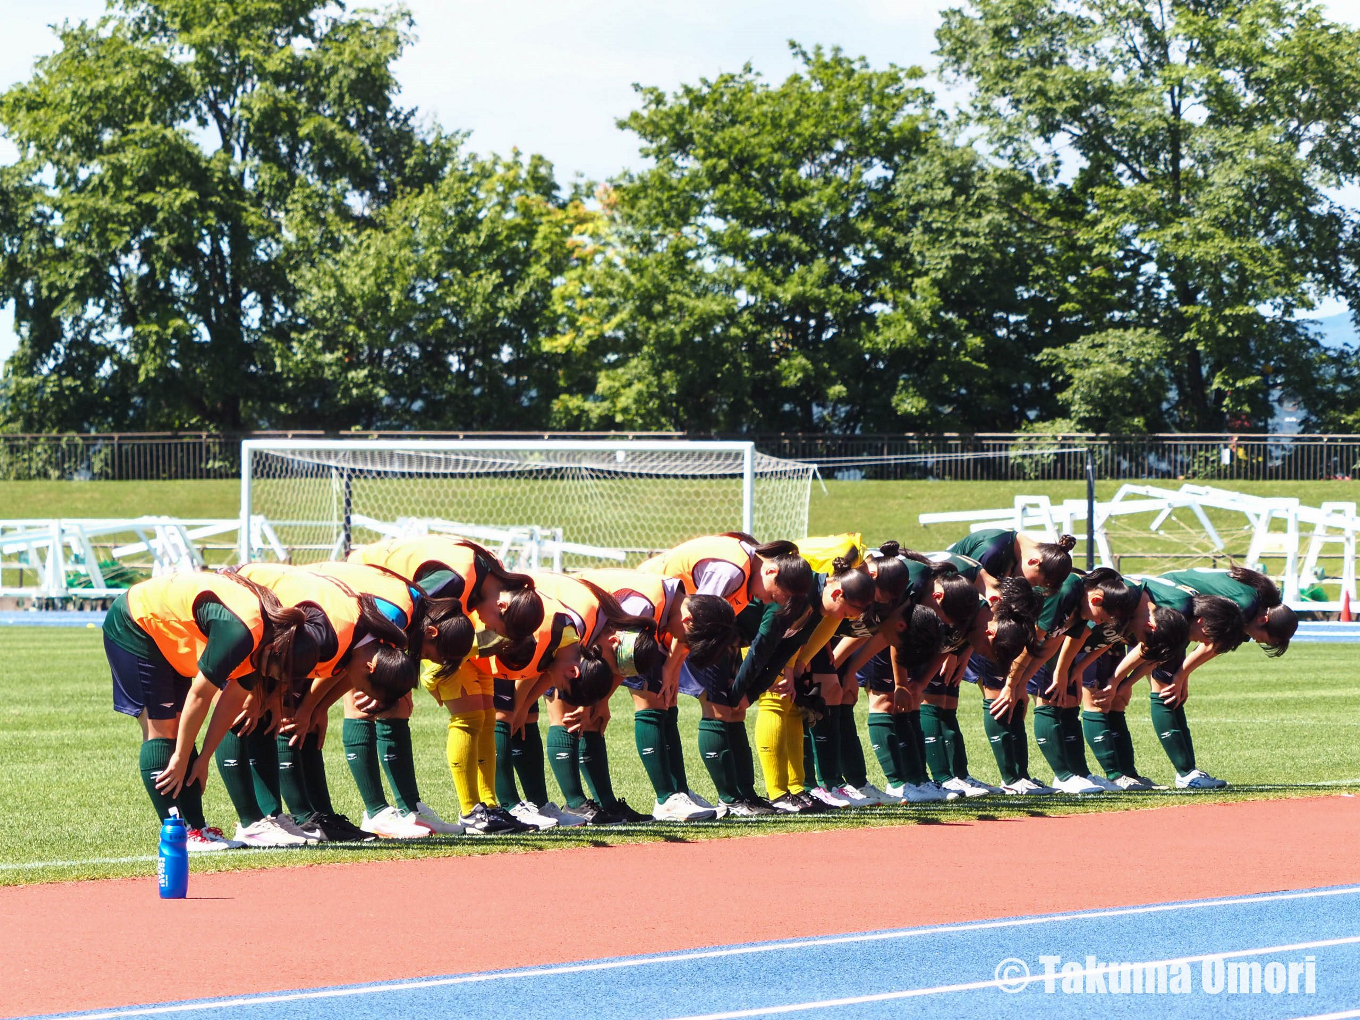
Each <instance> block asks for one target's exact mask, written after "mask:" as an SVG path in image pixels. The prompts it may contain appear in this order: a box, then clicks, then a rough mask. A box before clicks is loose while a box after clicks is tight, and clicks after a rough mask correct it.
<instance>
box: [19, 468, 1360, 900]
mask: <svg viewBox="0 0 1360 1020" xmlns="http://www.w3.org/2000/svg"><path fill="white" fill-rule="evenodd" d="M1115 487H1116V486H1115V483H1102V485H1101V490H1100V493H1099V495H1100V496H1101V498H1108V496H1110V495H1112V494H1113V491H1114V489H1115ZM1242 488H1243V489H1244V490H1245V491H1251V492H1257V493H1260V494H1262V495H1294V496H1298V497H1299V498H1301V499H1303V500H1304V501H1305V502H1309V503H1318V502H1321V501H1323V500H1345V499H1356V498H1357V496H1356V490H1357V489H1360V483H1346V482H1315V483H1258V484H1254V485H1249V486H1248V485H1243V486H1242ZM238 493H239V489H238V487H237V485H236V483H234V482H187V483H181V482H159V483H158V482H101V483H79V482H50V483H49V482H5V483H0V501H2V502H3V505H5V506H7V507H11V508H14V509H12V510H11V511H10V512H11V513H13V514H15V515H16V516H17V515H18V514H19V513H22V514H23V515H25V516H32V517H44V516H56V515H61V516H68V517H70V516H135V515H138V514H143V513H156V514H173V515H179V516H202V517H229V516H232V515H234V514H235V513H236V510H237V506H236V501H237V499H238ZM1020 493H1024V494H1033V493H1043V494H1045V495H1048V496H1049V497H1050V498H1051V499H1053V500H1054V501H1055V502H1056V501H1057V500H1060V499H1064V498H1075V497H1078V496H1080V495H1081V494H1082V487H1081V485H1080V484H1079V483H1050V484H1044V485H1038V484H1034V483H986V482H982V483H979V482H832V483H829V484H828V486H827V491H826V492H825V493H823V492H822V491H821V488H820V487H819V486H815V485H814V487H813V496H812V505H811V521H810V525H809V531H810V532H811V533H813V534H818V533H828V532H833V531H841V530H858V531H862V532H864V534H865V535H866V537H868V538H869V539H870V540H872V541H875V542H878V541H881V540H883V539H886V538H896V539H897V540H899V541H901V542H903V543H904V544H906V545H908V546H914V547H916V548H921V549H938V548H943V547H944V546H945V545H947V544H948V543H949V542H951V541H953V540H954V539H955V538H957V537H959V536H960V535H962V534H964V533H965V531H966V527H965V526H963V525H954V526H950V527H947V528H946V527H936V528H932V529H924V528H922V527H921V526H920V525H919V524H917V523H916V515H917V514H918V513H921V512H923V511H936V510H957V509H974V508H988V507H999V506H1007V505H1009V504H1010V502H1011V500H1012V499H1013V498H1014V496H1015V495H1016V494H1020ZM1221 523H1224V524H1226V523H1227V522H1221ZM1224 538H1225V540H1226V541H1228V543H1229V550H1230V551H1235V552H1237V553H1239V554H1240V553H1241V552H1242V551H1244V550H1245V548H1246V537H1245V535H1243V534H1242V533H1240V532H1238V531H1233V532H1227V531H1225V533H1224ZM1141 541H1142V542H1143V543H1146V544H1145V545H1139V546H1132V545H1130V546H1128V547H1127V551H1128V552H1154V553H1155V552H1161V551H1165V550H1164V547H1159V546H1158V545H1157V544H1156V542H1155V540H1153V539H1151V538H1148V537H1142V538H1141ZM1117 551H1119V550H1117ZM1147 562H1148V563H1149V564H1151V563H1153V562H1155V561H1147ZM1183 562H1186V563H1187V564H1189V563H1191V562H1193V561H1190V560H1186V561H1183ZM1201 562H1202V561H1201ZM1137 566H1138V564H1136V563H1132V562H1131V563H1126V564H1125V568H1126V569H1129V568H1130V567H1134V568H1136V567H1137ZM0 654H2V655H3V656H4V661H5V664H6V665H5V669H4V670H3V672H0V717H2V718H3V720H4V721H3V724H0V790H3V791H4V793H5V804H6V806H7V810H6V811H4V813H3V815H0V820H3V823H4V824H3V825H0V884H15V883H27V882H37V881H60V880H69V879H75V878H95V877H112V876H127V875H149V874H150V873H151V872H152V869H153V867H154V865H153V863H152V862H151V861H150V860H148V859H146V858H147V856H148V855H150V854H152V853H154V850H155V845H156V836H157V825H156V820H155V818H154V817H153V814H152V810H151V807H150V805H149V803H148V801H147V798H146V795H145V793H144V791H143V790H142V788H141V783H140V777H139V775H138V772H137V768H136V757H137V743H138V739H139V738H138V728H137V725H136V723H135V722H133V721H132V720H130V719H127V718H126V717H124V716H120V715H117V714H115V713H114V712H113V711H112V709H111V707H110V694H109V676H108V669H107V665H106V664H105V662H104V656H103V651H102V646H101V640H100V635H99V632H98V631H96V630H93V629H90V630H57V629H47V628H4V629H0ZM1357 666H1360V646H1347V645H1298V646H1296V647H1295V648H1293V649H1292V650H1291V651H1290V653H1289V655H1288V656H1287V657H1286V658H1284V659H1282V660H1271V659H1266V658H1265V657H1264V656H1262V655H1261V654H1260V653H1259V652H1257V651H1256V650H1255V649H1252V648H1244V649H1242V650H1240V651H1239V652H1237V653H1235V654H1234V655H1231V656H1228V657H1225V658H1223V659H1219V660H1215V661H1213V662H1211V663H1210V664H1209V665H1208V666H1206V667H1205V668H1204V669H1203V670H1202V671H1200V673H1198V674H1197V675H1196V679H1195V681H1194V682H1193V684H1192V688H1193V697H1192V700H1191V702H1190V705H1189V714H1190V719H1191V723H1192V725H1193V726H1194V728H1195V737H1196V749H1197V751H1198V753H1199V757H1200V763H1201V764H1202V765H1203V766H1204V767H1205V768H1207V769H1208V770H1209V771H1211V772H1213V773H1214V774H1217V775H1221V776H1223V777H1224V778H1227V779H1229V780H1230V781H1232V783H1233V784H1234V787H1233V788H1232V789H1230V790H1229V791H1227V792H1225V793H1217V794H1174V793H1167V794H1143V795H1125V796H1123V797H1114V796H1108V795H1107V796H1103V797H1098V798H1095V799H1093V800H1090V801H1083V802H1077V801H1075V800H1074V799H1071V798H1063V799H1053V798H1049V799H1047V800H1042V801H1040V800H1029V799H1016V798H1007V799H1005V800H1001V799H997V798H987V799H984V800H982V801H981V802H978V801H974V802H971V803H967V804H964V803H956V804H951V805H943V806H934V805H928V806H924V807H920V808H912V809H905V808H904V809H898V808H892V809H877V810H872V811H858V812H852V813H849V814H845V815H843V816H838V817H837V818H835V819H827V818H826V816H820V817H819V818H817V819H814V820H806V821H803V820H797V819H791V818H783V819H779V820H778V821H775V822H769V823H749V822H748V823H742V822H731V823H707V824H703V825H696V826H686V827H680V826H675V825H667V826H651V827H637V828H635V829H630V830H628V831H612V830H603V829H601V830H592V831H590V832H586V833H580V832H579V831H577V832H562V833H548V834H544V835H541V836H537V837H534V838H531V839H522V838H518V839H515V840H499V839H463V838H458V837H454V838H449V839H441V840H437V841H436V840H424V841H420V842H419V843H416V844H401V845H396V846H392V845H384V846H382V847H377V848H355V847H334V848H330V849H314V848H309V849H306V850H301V851H252V852H243V851H238V852H234V853H227V854H218V855H213V856H211V857H208V858H203V859H197V860H195V862H194V868H195V870H197V871H205V870H217V869H237V868H251V867H262V866H274V865H279V864H284V863H288V864H294V863H317V862H324V861H337V860H355V859H366V858H390V857H401V856H424V855H431V854H438V855H455V854H466V853H487V852H494V851H504V850H520V851H524V850H537V849H543V848H546V847H554V846H573V845H594V844H601V843H616V842H624V841H635V840H655V839H666V840H677V839H695V838H721V837H725V836H733V835H742V834H748V833H752V832H762V831H773V830H775V829H776V828H778V829H783V828H785V827H787V826H793V827H796V828H807V827H813V828H816V827H826V826H830V825H844V824H866V825H876V824H908V823H912V822H936V821H941V820H945V819H978V818H989V817H1004V816H1010V815H1016V814H1032V813H1046V814H1051V813H1060V812H1071V811H1096V810H1110V809H1118V808H1126V807H1132V806H1147V805H1150V804H1156V803H1166V802H1169V801H1172V800H1175V799H1178V798H1182V797H1186V796H1217V797H1225V796H1226V797H1257V796H1284V795H1290V794H1297V793H1302V792H1317V788H1316V787H1313V788H1309V787H1306V786H1304V785H1303V784H1317V783H1326V784H1337V785H1336V786H1329V787H1323V789H1337V788H1338V787H1340V788H1349V787H1356V788H1360V718H1358V717H1357V715H1356V713H1355V711H1354V710H1355V707H1356V699H1355V695H1354V693H1353V690H1354V688H1353V679H1352V678H1353V677H1354V675H1355V672H1356V668H1357ZM1145 691H1146V687H1145V686H1143V687H1142V688H1140V693H1139V695H1138V696H1136V697H1135V699H1134V702H1133V705H1132V706H1131V707H1130V711H1129V716H1130V726H1131V728H1132V730H1133V733H1134V737H1135V741H1136V745H1137V751H1138V756H1139V762H1140V765H1141V768H1142V771H1144V772H1145V773H1146V774H1148V775H1151V776H1153V777H1154V778H1158V779H1160V780H1162V781H1167V780H1169V779H1170V778H1171V769H1170V765H1169V763H1168V762H1167V761H1166V758H1165V756H1164V755H1163V753H1162V751H1161V748H1160V746H1159V745H1158V744H1157V741H1156V739H1155V735H1154V734H1153V733H1152V732H1151V728H1150V724H1149V722H1148V718H1147V699H1146V695H1145ZM964 693H965V697H964V701H963V703H962V705H961V709H960V717H961V720H962V721H963V723H964V727H965V736H966V741H967V745H968V748H969V751H970V759H971V763H972V771H973V772H974V774H975V775H977V776H978V777H979V778H982V779H995V777H996V768H995V763H994V762H993V760H992V757H991V754H990V753H989V750H988V745H987V743H986V741H985V739H984V736H983V732H982V722H981V708H980V707H979V704H978V701H979V699H978V698H977V696H976V694H975V692H973V691H965V692H964ZM417 705H418V707H417V712H416V715H415V718H414V720H413V724H412V728H413V732H414V736H415V741H416V753H417V759H418V769H419V775H420V779H421V784H422V794H423V796H424V797H425V799H426V800H427V801H428V802H430V803H431V804H432V805H434V806H435V807H436V808H437V809H438V810H439V811H440V812H441V813H443V814H444V815H445V816H449V815H452V814H454V813H455V801H454V796H453V788H452V784H451V781H450V778H449V775H448V771H447V767H446V766H445V764H444V747H443V745H444V738H445V733H446V728H445V717H444V716H443V715H442V713H441V711H440V710H439V709H438V708H437V707H436V706H435V705H434V703H433V702H432V701H430V700H429V699H426V698H424V697H423V696H421V698H420V700H418V703H417ZM612 707H613V711H614V721H613V722H612V723H611V725H610V728H609V743H610V755H611V760H612V762H613V772H614V777H615V786H616V790H617V792H618V793H619V794H621V795H622V796H624V797H626V798H627V799H628V800H629V802H630V803H632V804H633V805H634V806H635V807H638V808H645V807H646V805H648V804H649V803H650V800H651V798H650V796H649V794H648V792H647V791H648V789H649V788H648V786H647V783H646V778H645V776H644V774H643V772H642V769H641V766H640V765H639V763H638V761H637V755H636V751H635V750H634V747H633V736H632V707H631V701H630V699H628V698H627V697H626V695H624V694H620V695H618V696H616V698H615V701H614V703H613V706H612ZM682 711H683V713H684V714H683V716H682V731H683V732H684V733H685V734H686V740H687V747H686V753H687V757H688V769H689V775H690V781H691V783H692V785H694V787H695V788H696V790H697V791H698V792H700V793H703V794H705V795H708V796H710V798H711V795H712V789H711V786H710V784H709V782H708V779H707V775H706V773H705V772H704V769H703V767H702V765H701V763H700V762H699V760H698V756H697V752H696V750H695V748H694V746H693V743H694V741H693V734H694V729H695V726H696V724H697V710H696V708H695V704H694V702H692V701H690V700H689V699H682ZM866 712H867V706H866V705H865V704H864V703H863V701H861V703H860V706H859V713H860V730H861V737H862V738H863V737H864V716H865V714H866ZM336 716H337V718H338V713H336ZM752 720H754V713H752ZM336 725H337V726H338V723H337V724H336ZM544 725H546V723H544ZM1031 741H1032V738H1031ZM339 745H340V741H339V734H338V730H337V732H335V733H334V734H332V738H331V739H330V740H329V741H328V742H327V747H326V754H327V767H328V770H329V776H330V782H331V788H332V790H333V793H334V799H335V803H336V806H337V807H338V808H339V809H340V810H342V811H344V812H346V813H347V814H349V815H350V817H351V818H355V819H357V818H358V816H359V814H360V813H361V808H360V804H359V801H358V796H357V793H356V791H355V789H354V785H353V782H352V781H351V780H350V777H349V774H348V770H347V768H346V766H345V764H344V760H343V755H342V753H341V750H340V746H339ZM865 749H866V756H867V758H868V760H869V775H870V780H871V781H872V782H875V783H878V784H880V785H882V782H883V779H882V774H881V772H880V771H879V769H878V766H877V764H876V762H874V761H873V756H872V753H869V749H868V745H867V742H866V743H865ZM1031 762H1032V766H1033V768H1034V771H1035V774H1036V776H1039V777H1040V778H1044V776H1043V773H1042V758H1041V757H1040V755H1039V754H1038V753H1037V749H1034V748H1033V747H1031ZM758 785H759V783H758ZM549 787H550V789H555V786H554V785H553V784H552V783H551V781H550V783H549ZM207 804H208V808H209V818H210V820H211V821H213V822H214V823H216V824H220V825H221V826H222V827H223V828H224V829H228V830H230V829H231V828H232V825H231V824H230V821H231V816H230V810H229V805H228V801H227V798H226V794H225V792H224V791H223V789H222V785H221V782H220V780H219V779H218V777H217V776H216V775H215V774H214V776H213V778H212V781H211V782H210V785H209V790H208V797H207ZM128 858H132V860H128ZM42 862H47V863H42ZM53 862H56V863H53Z"/></svg>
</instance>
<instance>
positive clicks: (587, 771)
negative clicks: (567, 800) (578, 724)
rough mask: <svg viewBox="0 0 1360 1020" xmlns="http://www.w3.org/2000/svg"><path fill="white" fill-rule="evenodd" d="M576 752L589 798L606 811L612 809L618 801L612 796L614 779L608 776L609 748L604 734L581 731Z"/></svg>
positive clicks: (617, 804)
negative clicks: (578, 747)
mask: <svg viewBox="0 0 1360 1020" xmlns="http://www.w3.org/2000/svg"><path fill="white" fill-rule="evenodd" d="M578 754H579V755H580V757H579V759H578V760H579V762H580V765H581V775H582V776H583V777H584V778H585V781H586V789H588V790H589V791H590V799H591V800H593V801H595V803H596V804H599V805H600V807H602V808H604V809H605V810H606V811H613V810H614V809H615V808H617V807H618V806H619V802H618V799H617V798H616V797H615V796H614V781H613V780H612V779H611V778H610V776H609V748H608V745H607V744H606V743H605V740H604V734H603V733H595V732H590V733H582V734H581V742H580V749H579V751H578Z"/></svg>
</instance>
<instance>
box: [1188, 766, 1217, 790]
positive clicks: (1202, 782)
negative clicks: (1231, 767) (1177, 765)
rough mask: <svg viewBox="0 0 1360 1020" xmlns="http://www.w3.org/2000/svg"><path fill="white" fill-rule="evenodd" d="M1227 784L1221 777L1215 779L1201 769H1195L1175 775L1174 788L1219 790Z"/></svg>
mask: <svg viewBox="0 0 1360 1020" xmlns="http://www.w3.org/2000/svg"><path fill="white" fill-rule="evenodd" d="M1227 785H1228V784H1227V783H1226V782H1224V781H1223V780H1222V779H1215V778H1214V777H1213V776H1211V775H1209V773H1207V772H1205V771H1204V770H1203V769H1195V770H1194V771H1192V772H1187V773H1186V774H1185V775H1180V774H1179V773H1177V775H1176V789H1178V790H1221V789H1223V787H1225V786H1227Z"/></svg>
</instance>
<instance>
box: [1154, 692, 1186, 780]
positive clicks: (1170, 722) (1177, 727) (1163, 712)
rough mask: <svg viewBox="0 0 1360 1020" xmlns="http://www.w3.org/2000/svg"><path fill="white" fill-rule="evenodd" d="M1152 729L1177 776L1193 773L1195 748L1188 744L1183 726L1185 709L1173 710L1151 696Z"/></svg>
mask: <svg viewBox="0 0 1360 1020" xmlns="http://www.w3.org/2000/svg"><path fill="white" fill-rule="evenodd" d="M1152 728H1153V729H1154V730H1155V731H1156V732H1157V739H1158V740H1160V741H1161V742H1162V750H1163V751H1165V752H1166V756H1167V757H1168V758H1170V759H1171V764H1172V766H1174V767H1175V769H1176V772H1177V774H1178V775H1182V776H1183V775H1185V774H1186V773H1187V772H1193V771H1195V747H1194V744H1192V743H1191V742H1190V730H1189V728H1188V727H1187V726H1186V725H1185V709H1183V708H1181V709H1175V708H1172V707H1171V706H1170V705H1168V704H1166V703H1165V702H1163V701H1162V699H1161V698H1160V697H1158V696H1157V694H1156V693H1155V692H1154V693H1153V695H1152Z"/></svg>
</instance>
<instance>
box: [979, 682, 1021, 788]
mask: <svg viewBox="0 0 1360 1020" xmlns="http://www.w3.org/2000/svg"><path fill="white" fill-rule="evenodd" d="M991 707H992V699H991V698H983V699H982V728H983V730H984V731H985V732H986V734H987V742H988V743H989V744H991V745H992V755H993V756H994V757H995V758H996V768H997V771H998V772H1000V773H1001V782H1002V783H1005V784H1010V783H1014V782H1015V781H1016V780H1017V779H1019V778H1020V765H1019V763H1018V762H1016V760H1015V734H1014V733H1012V732H1011V729H1010V727H1009V726H1007V725H1006V724H1005V723H1003V722H1002V721H1001V720H1000V719H997V718H995V717H993V715H992V713H991Z"/></svg>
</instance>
